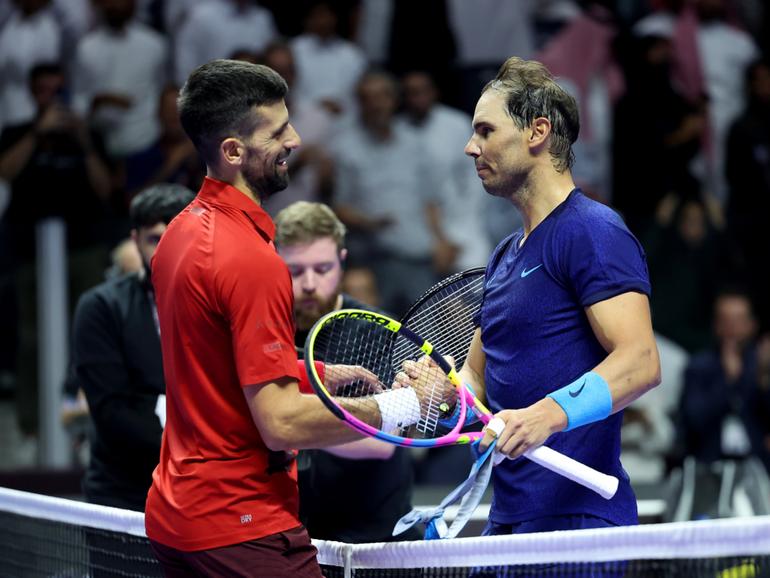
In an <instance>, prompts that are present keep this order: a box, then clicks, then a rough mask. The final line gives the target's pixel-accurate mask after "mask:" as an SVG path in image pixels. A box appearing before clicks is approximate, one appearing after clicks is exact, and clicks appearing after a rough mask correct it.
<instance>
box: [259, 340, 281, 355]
mask: <svg viewBox="0 0 770 578" xmlns="http://www.w3.org/2000/svg"><path fill="white" fill-rule="evenodd" d="M281 349H283V345H282V344H281V342H280V341H274V342H273V343H266V344H265V345H263V346H262V351H263V352H265V353H275V352H276V351H281Z"/></svg>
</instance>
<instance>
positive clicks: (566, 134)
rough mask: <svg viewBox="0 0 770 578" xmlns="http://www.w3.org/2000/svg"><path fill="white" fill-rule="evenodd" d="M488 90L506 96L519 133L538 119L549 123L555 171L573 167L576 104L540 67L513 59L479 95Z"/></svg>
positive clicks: (546, 70)
mask: <svg viewBox="0 0 770 578" xmlns="http://www.w3.org/2000/svg"><path fill="white" fill-rule="evenodd" d="M487 90H497V91H499V92H500V93H501V94H502V95H503V96H505V100H506V105H507V112H508V115H509V116H510V117H511V118H512V119H513V122H514V124H515V125H516V126H517V127H518V128H519V129H524V128H525V127H528V126H530V125H531V124H532V122H533V121H534V120H535V119H536V118H538V117H544V118H547V119H548V120H549V121H550V123H551V135H550V146H549V148H548V152H549V153H550V154H551V158H552V160H553V164H554V167H556V170H558V171H559V172H562V171H564V170H566V169H569V168H571V167H572V165H573V164H574V162H575V155H574V153H573V152H572V144H573V143H574V142H575V141H576V140H577V137H578V133H579V132H580V116H579V113H578V106H577V102H576V101H575V99H574V97H573V96H572V95H571V94H569V93H568V92H567V91H566V90H564V89H563V88H562V87H561V86H559V85H558V84H557V82H556V81H555V80H554V78H553V76H552V75H551V73H550V72H549V71H548V69H547V68H546V67H545V66H544V65H543V64H541V63H540V62H537V61H535V60H522V59H521V58H519V57H517V56H512V57H511V58H509V59H508V60H506V61H505V62H504V63H503V65H502V66H501V67H500V70H499V71H498V72H497V76H496V77H495V78H494V80H491V81H490V82H488V83H487V85H486V86H485V87H484V89H483V90H482V93H484V92H486V91H487Z"/></svg>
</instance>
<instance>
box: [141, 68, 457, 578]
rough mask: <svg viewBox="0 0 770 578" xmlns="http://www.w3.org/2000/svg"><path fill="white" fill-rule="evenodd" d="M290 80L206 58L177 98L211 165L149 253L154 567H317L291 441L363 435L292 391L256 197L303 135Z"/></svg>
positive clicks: (285, 312) (274, 270) (228, 572)
mask: <svg viewBox="0 0 770 578" xmlns="http://www.w3.org/2000/svg"><path fill="white" fill-rule="evenodd" d="M286 92H287V88H286V83H285V82H284V80H283V79H282V78H281V77H280V76H279V75H278V74H277V73H276V72H274V71H273V70H272V69H270V68H267V67H265V66H259V65H254V64H249V63H245V62H236V61H232V60H215V61H212V62H209V63H207V64H204V65H202V66H201V67H199V68H197V69H196V70H195V71H193V72H192V74H191V75H190V77H189V79H188V80H187V83H186V84H185V86H184V87H183V88H182V91H181V93H180V97H179V114H180V119H181V121H182V125H183V127H184V129H185V131H186V132H187V134H188V135H189V136H190V138H191V139H192V141H193V142H194V143H195V145H196V148H197V149H198V151H199V153H200V154H201V157H202V158H203V160H204V161H205V162H206V166H207V174H208V176H207V178H206V180H205V182H204V183H203V186H202V188H201V190H200V192H199V193H198V196H197V197H196V199H195V200H194V201H193V202H192V203H191V204H190V205H189V206H188V208H187V209H185V210H184V211H183V212H182V213H181V214H180V215H179V216H178V217H177V218H176V219H174V220H173V221H172V222H171V223H170V224H169V227H168V229H167V230H166V233H165V234H164V236H163V239H162V240H161V242H160V244H159V246H158V249H157V252H156V253H155V257H154V260H153V265H152V271H153V275H152V281H153V284H154V287H155V295H156V300H157V305H158V316H159V320H160V335H161V346H162V351H163V366H164V367H163V369H164V375H165V381H166V395H167V398H166V399H167V409H166V420H167V421H166V429H165V431H164V434H163V441H162V445H161V454H160V463H159V465H158V467H157V468H156V469H155V472H154V473H153V484H152V487H151V489H150V492H149V495H148V497H147V507H146V529H147V535H148V537H149V538H150V540H151V543H152V546H153V548H154V550H155V553H156V555H157V557H158V559H159V560H160V561H161V563H162V565H163V567H164V570H165V572H166V576H189V575H196V576H252V575H255V574H259V575H260V576H314V577H318V576H321V573H320V568H319V566H318V564H317V562H316V560H315V554H316V550H315V548H314V547H313V546H312V545H311V543H310V540H309V538H308V535H307V532H306V531H305V529H304V527H303V526H302V525H301V524H300V521H299V519H298V511H297V510H298V504H297V502H298V499H297V483H296V479H297V471H296V465H295V463H294V455H295V454H294V452H293V450H294V449H304V448H317V447H324V446H329V445H335V444H339V443H344V442H347V441H352V440H354V439H358V438H359V436H358V434H356V433H354V432H353V431H352V430H350V429H348V428H347V427H346V426H345V425H344V424H343V423H342V422H340V421H338V420H337V418H336V417H334V416H333V415H332V414H331V412H329V411H328V410H327V409H326V408H325V407H324V406H323V404H322V403H321V401H320V400H319V399H318V398H317V397H315V396H311V395H302V394H301V393H300V392H299V389H298V378H299V377H300V371H299V369H300V367H299V366H298V364H297V357H296V353H295V350H294V331H295V327H294V321H293V302H292V299H293V295H292V282H291V277H290V275H289V272H288V270H287V268H286V265H285V264H284V263H283V261H282V260H281V258H280V256H279V255H278V254H277V253H276V252H275V249H274V247H273V241H272V239H273V234H274V230H275V228H274V225H273V222H272V221H271V220H270V217H269V216H268V214H267V213H266V212H265V211H263V210H262V208H261V203H262V201H263V200H264V199H265V198H267V197H268V196H270V195H271V194H274V193H276V192H278V191H280V190H282V189H284V188H285V187H286V186H287V184H288V172H287V166H286V159H287V158H288V156H289V155H290V154H291V152H292V151H293V150H294V149H295V148H297V147H298V146H299V144H300V138H299V136H298V135H297V133H296V132H295V130H294V128H293V127H292V126H291V124H290V123H289V116H288V112H287V110H286V106H285V103H284V97H285V95H286ZM415 391H416V393H417V397H418V399H419V400H420V401H421V402H422V401H423V396H422V391H421V390H419V389H418V388H415ZM376 397H377V396H375V398H376ZM445 397H447V398H449V397H451V395H450V393H447V394H446V396H445ZM374 405H377V404H374ZM371 413H372V414H371V415H368V416H362V417H364V418H365V419H368V420H369V421H370V422H372V423H375V424H377V425H378V424H379V421H380V416H379V411H378V408H376V407H373V408H372V409H371Z"/></svg>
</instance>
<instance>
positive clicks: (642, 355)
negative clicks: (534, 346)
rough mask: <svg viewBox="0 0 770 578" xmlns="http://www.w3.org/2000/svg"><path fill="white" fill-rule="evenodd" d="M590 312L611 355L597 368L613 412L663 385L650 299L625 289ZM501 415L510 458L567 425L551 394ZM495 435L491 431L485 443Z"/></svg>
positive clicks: (501, 440) (502, 442) (595, 329)
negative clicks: (608, 395) (606, 388)
mask: <svg viewBox="0 0 770 578" xmlns="http://www.w3.org/2000/svg"><path fill="white" fill-rule="evenodd" d="M586 314H587V316H588V320H589V322H590V324H591V328H592V330H593V332H594V335H595V336H596V338H597V339H598V340H599V343H601V345H602V347H604V349H605V350H606V351H607V354H608V355H607V357H606V358H605V359H604V360H603V361H602V362H601V363H599V364H598V365H597V366H596V367H594V368H593V371H594V372H596V373H598V374H599V375H601V376H602V377H603V378H604V380H605V381H606V382H607V383H608V385H609V388H610V394H611V396H612V413H615V412H618V411H620V410H621V409H623V408H624V407H626V406H627V405H628V404H629V403H631V402H632V401H634V400H635V399H637V398H638V397H639V396H641V395H642V394H643V393H644V392H646V391H648V390H649V389H652V388H653V387H655V386H656V385H658V384H659V383H660V361H659V359H658V349H657V346H656V344H655V338H654V336H653V331H652V323H651V320H650V307H649V301H648V299H647V297H646V296H645V295H642V294H640V293H634V292H629V293H623V294H621V295H618V296H616V297H612V298H610V299H607V300H605V301H601V302H599V303H596V304H594V305H591V306H589V307H587V308H586ZM555 385H557V386H558V387H562V386H564V385H566V384H555ZM497 415H498V416H499V417H500V418H501V419H503V421H505V423H506V425H505V429H504V430H503V432H502V433H501V434H500V436H499V440H498V448H500V451H502V452H503V453H505V454H508V455H509V456H511V457H517V456H519V455H521V454H522V453H524V452H525V451H527V450H529V449H532V448H535V447H538V446H540V445H542V444H543V443H544V442H545V441H546V439H548V437H549V436H550V435H551V434H553V433H556V432H558V431H562V430H563V429H564V428H566V427H567V416H566V414H565V413H564V411H563V410H562V409H561V406H559V404H558V403H556V402H555V401H554V400H553V399H551V398H548V397H546V398H544V399H542V400H540V401H538V402H536V403H534V404H532V405H531V406H529V407H527V408H524V409H520V410H503V411H501V412H499V413H498V414H497ZM492 439H493V438H492V436H491V435H490V434H489V433H487V434H486V436H485V437H484V443H483V446H485V447H486V445H488V444H489V443H491V441H492Z"/></svg>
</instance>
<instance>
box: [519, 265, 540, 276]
mask: <svg viewBox="0 0 770 578" xmlns="http://www.w3.org/2000/svg"><path fill="white" fill-rule="evenodd" d="M542 266H543V264H542V263H540V265H538V266H537V267H532V269H527V268H526V267H525V268H524V269H522V270H521V278H522V279H524V277H526V276H527V275H529V274H530V273H534V272H535V271H537V270H538V269H540V267H542Z"/></svg>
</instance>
